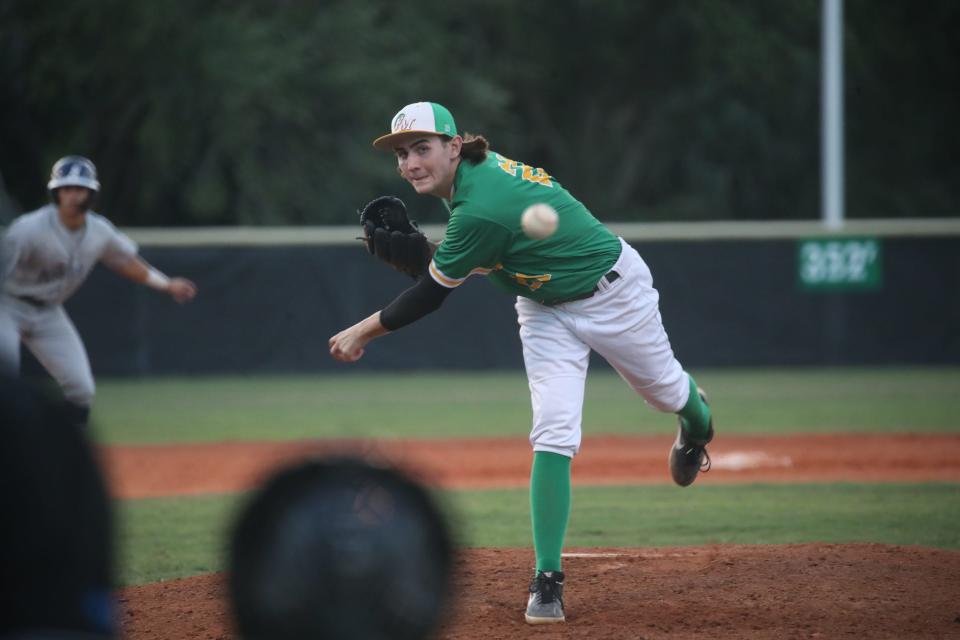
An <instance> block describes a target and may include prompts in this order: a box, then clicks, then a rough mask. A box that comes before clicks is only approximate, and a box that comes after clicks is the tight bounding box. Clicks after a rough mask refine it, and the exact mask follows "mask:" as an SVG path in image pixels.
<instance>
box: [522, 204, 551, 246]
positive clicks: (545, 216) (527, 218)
mask: <svg viewBox="0 0 960 640" xmlns="http://www.w3.org/2000/svg"><path fill="white" fill-rule="evenodd" d="M559 222H560V217H559V216H558V215H557V210H556V209H554V208H553V207H551V206H550V205H548V204H547V203H545V202H538V203H537V204H532V205H530V206H529V207H527V208H526V209H525V210H524V212H523V215H522V216H520V227H521V228H522V229H523V232H524V233H525V234H527V236H528V237H530V238H533V239H534V240H543V239H544V238H549V237H550V236H552V235H553V232H554V231H556V230H557V224H558V223H559Z"/></svg>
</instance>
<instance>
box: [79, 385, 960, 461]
mask: <svg viewBox="0 0 960 640" xmlns="http://www.w3.org/2000/svg"><path fill="white" fill-rule="evenodd" d="M693 373H694V374H695V375H696V377H697V381H698V382H699V383H700V384H701V385H702V386H703V387H705V388H706V389H707V390H708V391H709V393H710V401H711V405H712V408H713V411H714V415H715V416H716V420H717V427H718V430H720V431H721V432H723V433H763V434H776V433H837V432H847V433H849V432H867V433H879V432H960V420H958V419H957V415H956V400H957V397H960V368H956V367H953V368H890V369H885V368H880V369H808V370H787V369H752V370H705V371H694V372H693ZM93 419H94V424H95V430H96V435H97V438H98V439H99V440H100V441H102V442H105V443H170V442H202V441H219V440H287V439H298V438H331V437H341V438H342V437H381V438H408V437H451V438H456V437H478V436H479V437H485V436H524V435H526V433H527V432H528V430H529V427H530V398H529V392H528V389H527V381H526V378H525V376H524V375H523V373H522V372H508V373H465V372H442V373H403V374H366V373H365V374H355V375H340V376H333V375H328V376H277V377H210V378H208V377H203V378H199V377H198V378H154V379H142V380H130V379H123V380H120V379H112V380H111V379H101V380H99V381H98V396H97V400H96V404H95V408H94V416H93ZM675 424H676V423H675V419H674V417H673V416H672V415H667V414H662V413H658V412H656V411H654V410H652V409H649V408H648V407H646V406H645V405H644V404H643V402H642V401H641V400H640V399H639V398H638V397H637V396H636V395H635V394H634V393H633V392H632V391H631V390H630V389H629V388H628V387H627V386H626V385H625V384H624V383H623V381H622V380H620V378H619V377H618V376H616V375H615V374H613V373H612V372H610V371H609V370H602V369H598V370H597V371H594V372H593V373H592V374H591V375H590V376H589V377H588V379H587V390H586V400H585V405H584V431H585V433H587V434H590V433H595V434H599V433H631V434H633V433H635V434H649V433H656V434H670V433H672V432H673V430H674V428H675Z"/></svg>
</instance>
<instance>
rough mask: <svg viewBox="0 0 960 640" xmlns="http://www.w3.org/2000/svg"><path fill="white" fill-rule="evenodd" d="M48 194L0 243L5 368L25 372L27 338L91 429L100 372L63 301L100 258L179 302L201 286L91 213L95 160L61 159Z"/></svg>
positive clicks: (0, 356)
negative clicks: (162, 265) (140, 251)
mask: <svg viewBox="0 0 960 640" xmlns="http://www.w3.org/2000/svg"><path fill="white" fill-rule="evenodd" d="M47 189H48V190H49V192H50V197H51V199H52V201H53V204H48V205H46V206H44V207H41V208H40V209H37V210H36V211H33V212H31V213H25V214H24V215H22V216H20V217H18V218H16V219H15V220H14V221H13V222H12V223H11V224H10V227H9V228H8V229H7V230H6V233H4V235H3V240H2V244H0V371H7V372H10V373H13V374H14V375H16V373H18V372H19V369H20V342H21V341H22V342H23V343H24V344H25V345H26V346H27V348H29V349H30V351H31V352H33V354H34V355H35V356H36V358H37V360H39V361H40V363H41V364H42V365H43V366H44V367H45V368H46V369H47V371H49V372H50V375H52V376H53V377H54V379H56V381H57V382H58V383H59V384H60V386H61V388H62V389H63V394H64V398H65V399H66V401H67V403H68V405H69V406H70V407H71V409H72V411H73V412H74V413H75V422H77V424H81V425H85V424H86V423H87V419H88V417H89V413H90V405H91V403H92V401H93V394H94V382H93V373H92V371H91V369H90V361H89V360H88V358H87V352H86V349H85V348H84V346H83V342H82V341H81V340H80V335H79V334H78V333H77V330H76V328H75V327H74V326H73V323H72V322H71V321H70V318H69V317H68V316H67V313H66V311H64V308H63V303H64V301H65V300H66V299H67V298H69V297H70V296H71V295H72V294H73V292H74V291H76V290H77V289H78V288H79V287H80V285H81V284H83V281H84V280H85V279H86V278H87V276H88V275H89V274H90V271H91V270H92V269H93V267H94V265H95V264H96V263H97V262H98V261H100V262H103V263H104V264H105V265H106V266H108V267H110V268H111V269H113V270H114V271H116V272H117V273H119V274H120V275H122V276H125V277H127V278H129V279H130V280H133V281H134V282H139V283H141V284H144V285H147V286H148V287H152V288H154V289H157V290H158V291H163V292H165V293H167V294H169V295H170V297H172V298H173V299H174V300H176V301H177V302H179V303H183V302H187V301H189V300H192V299H193V297H194V296H195V295H196V293H197V288H196V285H194V284H193V283H192V282H190V281H189V280H186V279H184V278H168V277H167V276H165V275H164V274H162V273H161V272H159V271H158V270H156V269H155V268H153V267H152V266H150V265H149V264H147V263H146V262H145V261H144V260H143V259H142V258H140V257H139V256H138V255H137V245H136V243H134V241H133V240H131V239H130V238H128V237H127V236H126V235H124V234H123V233H121V232H120V231H118V230H117V228H116V227H114V226H113V225H112V224H111V223H110V221H109V220H107V219H106V218H104V217H103V216H101V215H99V214H97V213H94V212H93V211H91V210H90V207H91V206H92V204H93V199H94V197H95V196H96V194H97V193H98V192H99V191H100V183H99V182H98V181H97V169H96V167H94V165H93V163H92V162H91V161H90V160H88V159H86V158H83V157H81V156H66V157H64V158H61V159H60V160H58V161H57V163H56V164H54V165H53V171H52V172H51V175H50V182H48V183H47Z"/></svg>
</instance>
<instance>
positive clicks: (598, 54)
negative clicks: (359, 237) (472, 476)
mask: <svg viewBox="0 0 960 640" xmlns="http://www.w3.org/2000/svg"><path fill="white" fill-rule="evenodd" d="M820 10H821V5H820V1H819V0H680V1H674V0H551V1H549V2H548V1H546V0H525V1H523V2H517V1H516V0H510V1H507V0H461V1H457V2H451V1H450V0H422V1H421V2H418V3H416V4H413V5H408V4H403V3H396V2H390V1H387V0H326V1H320V2H317V1H313V2H309V1H306V0H303V1H298V0H270V1H268V0H180V1H177V2H153V1H144V2H130V1H129V0H90V1H88V2H82V3H78V2H69V1H67V0H43V1H41V2H37V1H36V0H0V75H2V78H3V82H2V83H0V208H4V209H5V210H6V211H5V212H4V213H5V217H7V218H8V217H9V216H10V215H12V214H14V213H17V212H19V211H23V210H27V209H31V208H34V207H36V206H39V205H40V204H42V203H43V202H44V201H45V199H46V193H45V188H44V187H45V183H46V179H47V175H48V172H49V168H50V166H51V164H52V163H53V161H54V160H56V159H57V158H58V157H60V156H62V155H64V154H67V153H80V154H83V155H88V156H89V157H91V158H92V159H93V160H94V161H95V162H96V163H97V166H98V168H99V170H100V174H101V182H102V184H103V192H102V194H101V202H100V209H101V210H103V211H104V212H105V213H106V214H107V215H108V216H109V217H110V218H111V219H113V220H114V221H115V222H117V223H118V224H122V225H162V226H174V225H235V224H244V225H274V224H295V225H300V224H348V223H352V222H354V221H355V220H356V217H355V216H356V209H357V207H358V206H360V205H362V204H363V203H364V202H365V201H366V200H369V199H371V198H373V197H375V196H377V195H380V194H383V193H393V194H396V195H399V196H401V197H403V198H405V199H406V200H407V202H408V204H409V205H410V207H411V209H413V211H414V213H415V215H416V216H417V217H419V218H420V219H421V220H424V221H428V222H439V221H442V220H443V219H444V212H443V209H442V208H441V207H440V206H438V203H437V202H436V201H433V200H432V199H429V198H421V197H418V196H416V195H415V194H414V193H413V191H412V189H410V188H409V187H408V186H406V185H405V184H403V183H402V181H401V180H400V179H399V178H398V177H397V175H396V171H395V163H394V161H393V160H392V159H391V158H390V157H389V156H388V155H384V154H380V153H378V152H376V151H374V150H373V149H372V147H371V145H370V142H371V141H372V139H373V138H374V137H376V136H377V135H380V134H381V133H384V132H385V131H387V129H388V125H389V121H390V118H391V117H392V115H393V114H394V113H395V112H396V111H397V110H398V109H399V108H400V107H401V106H403V105H404V104H407V103H409V102H414V101H418V100H433V101H437V102H441V103H443V104H445V105H446V106H448V107H449V108H450V109H451V111H453V113H454V115H455V117H456V119H457V122H458V126H459V127H460V129H461V130H466V131H470V132H474V133H481V134H483V135H485V136H486V137H487V138H488V139H489V140H490V142H491V144H492V146H493V148H494V149H495V150H497V151H498V152H500V153H503V154H504V155H506V156H509V157H512V158H515V159H518V160H523V161H524V162H526V163H528V164H532V165H535V166H542V167H544V168H545V169H547V170H548V171H549V172H550V173H551V174H552V175H554V176H555V177H556V178H557V179H558V180H559V181H560V182H561V183H562V184H564V186H566V187H567V188H569V189H570V190H571V191H572V192H573V193H574V194H575V195H576V196H577V197H579V198H580V199H581V200H583V201H584V202H585V203H586V204H587V205H588V207H590V208H591V210H592V211H593V212H594V213H595V214H596V215H597V216H598V217H600V218H601V219H604V220H618V221H619V220H623V221H626V220H637V221H645V220H651V221H652V220H716V219H805V218H806V219H811V218H816V217H817V216H818V215H819V207H820V204H819V199H820V168H819V163H820ZM845 18H846V23H845V33H844V47H845V54H846V64H845V80H846V85H845V96H846V124H847V135H846V151H847V162H846V171H847V212H848V215H849V216H850V217H892V216H955V215H957V214H958V204H960V168H958V162H957V160H956V150H957V149H958V148H960V145H958V142H960V140H958V137H960V136H958V133H957V131H958V127H957V126H956V124H955V119H956V117H957V114H958V113H960V99H958V98H957V92H956V91H954V90H953V89H954V87H953V85H954V84H955V78H956V77H958V66H960V38H958V37H957V36H958V26H960V3H957V2H955V0H924V2H913V1H912V0H882V1H879V2H878V1H877V0H847V1H846V3H845ZM0 221H2V218H0Z"/></svg>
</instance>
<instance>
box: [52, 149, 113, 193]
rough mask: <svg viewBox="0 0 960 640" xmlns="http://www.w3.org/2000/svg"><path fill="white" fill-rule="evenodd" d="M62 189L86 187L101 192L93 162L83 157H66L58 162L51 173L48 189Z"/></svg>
mask: <svg viewBox="0 0 960 640" xmlns="http://www.w3.org/2000/svg"><path fill="white" fill-rule="evenodd" d="M60 187H86V188H87V189H90V190H91V191H100V182H99V181H98V180H97V168H96V167H95V166H94V165H93V162H91V161H90V160H88V159H87V158H84V157H83V156H64V157H62V158H60V159H59V160H57V162H56V163H55V164H54V165H53V170H51V171H50V182H48V183H47V189H49V190H50V191H53V190H54V189H59V188H60Z"/></svg>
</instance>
